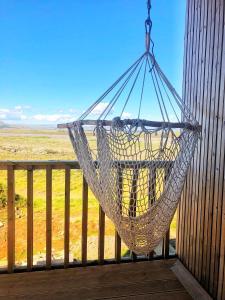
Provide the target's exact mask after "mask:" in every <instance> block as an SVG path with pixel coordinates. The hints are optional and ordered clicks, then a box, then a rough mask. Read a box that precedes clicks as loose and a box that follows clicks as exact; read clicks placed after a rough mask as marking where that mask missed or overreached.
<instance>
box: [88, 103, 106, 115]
mask: <svg viewBox="0 0 225 300" xmlns="http://www.w3.org/2000/svg"><path fill="white" fill-rule="evenodd" d="M108 105H109V103H108V102H102V103H99V104H98V105H97V106H96V107H95V108H94V109H93V110H92V112H91V115H92V116H98V115H100V114H101V113H102V112H103V111H104V110H105V109H106V107H107V106H108Z"/></svg>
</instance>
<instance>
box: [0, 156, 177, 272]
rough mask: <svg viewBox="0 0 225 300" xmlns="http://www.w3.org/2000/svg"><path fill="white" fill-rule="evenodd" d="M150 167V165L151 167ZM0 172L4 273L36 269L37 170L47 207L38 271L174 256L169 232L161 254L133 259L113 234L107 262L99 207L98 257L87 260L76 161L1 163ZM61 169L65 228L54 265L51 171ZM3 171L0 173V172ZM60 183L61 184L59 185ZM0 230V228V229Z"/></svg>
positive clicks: (85, 193)
mask: <svg viewBox="0 0 225 300" xmlns="http://www.w3.org/2000/svg"><path fill="white" fill-rule="evenodd" d="M166 164H171V162H170V161H168V162H163V163H162V165H160V162H158V163H157V164H154V166H155V165H157V168H163V167H164V168H165V166H166ZM150 168H151V166H150ZM0 170H5V171H6V177H7V180H6V181H7V207H6V208H5V209H7V217H6V226H5V228H6V230H7V266H6V268H5V269H3V272H6V271H7V272H9V273H12V272H14V271H17V270H29V271H31V270H35V269H38V266H36V265H34V263H33V245H34V174H35V172H36V170H44V171H45V172H44V173H43V174H45V175H43V176H46V177H45V197H46V199H45V201H46V203H45V208H46V211H45V213H46V219H45V221H46V233H45V239H46V241H45V242H46V247H45V248H46V249H45V255H46V259H45V264H44V265H42V266H41V267H40V268H42V269H43V268H45V269H50V268H53V267H65V268H67V267H69V266H76V265H79V266H81V265H83V266H84V265H88V264H103V263H110V262H111V263H120V262H124V261H130V260H148V259H155V258H157V259H159V258H169V257H174V253H173V254H172V255H171V254H170V250H169V242H170V232H169V231H168V233H167V234H166V236H165V238H164V240H163V241H162V247H161V252H160V254H157V255H154V254H153V253H150V254H149V255H148V256H136V255H134V254H132V253H131V254H130V256H126V257H123V255H122V253H121V239H120V236H119V235H118V233H117V232H116V231H115V237H114V239H115V240H114V243H113V247H115V255H114V257H111V258H110V259H107V260H106V259H105V255H104V253H105V214H104V212H103V210H102V209H101V207H100V206H99V208H98V209H99V215H98V258H97V259H96V260H91V261H90V260H88V255H87V254H88V247H87V242H88V225H89V222H88V212H89V209H88V199H89V192H88V185H87V182H86V180H85V178H84V177H83V176H82V175H81V170H80V166H79V163H78V162H77V161H0ZM19 170H24V172H26V216H25V217H26V245H27V246H26V248H27V249H26V263H25V265H23V266H22V267H18V266H16V263H15V251H16V249H15V239H16V229H17V228H16V215H15V193H16V185H15V174H16V172H17V171H19ZM54 170H64V172H63V178H64V184H63V187H64V197H62V199H61V201H63V202H64V216H63V218H64V221H63V223H64V228H62V230H63V240H64V246H63V248H64V249H63V253H64V254H63V262H61V263H57V265H56V264H55V262H54V261H53V260H52V252H53V248H52V239H53V238H54V236H53V230H52V220H53V217H54V211H53V209H52V204H53V188H54V186H53V180H52V178H53V171H54ZM72 170H76V171H79V172H80V173H79V174H80V175H81V176H82V210H81V214H82V215H81V224H82V225H81V237H80V239H81V258H80V259H79V260H78V259H77V260H73V261H72V262H71V260H70V245H71V239H70V230H71V228H70V227H71V223H70V220H71V197H70V194H71V193H70V192H71V183H72V178H71V171H72ZM1 172H2V171H1ZM151 172H153V173H154V174H155V175H154V176H153V177H152V178H156V173H157V169H154V168H152V169H151ZM58 184H60V183H58ZM0 230H1V229H0Z"/></svg>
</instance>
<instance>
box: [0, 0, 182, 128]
mask: <svg viewBox="0 0 225 300" xmlns="http://www.w3.org/2000/svg"><path fill="white" fill-rule="evenodd" d="M185 2H186V1H185V0H170V1H168V0H152V21H153V29H152V38H153V40H154V42H155V54H156V58H157V60H158V62H159V63H160V65H161V67H162V69H163V70H164V71H165V73H166V75H167V76H168V77H169V78H170V81H171V82H172V83H173V84H174V86H175V87H176V89H177V90H178V92H179V93H181V90H182V72H183V71H182V64H183V38H184V22H185ZM145 18H146V0H113V1H110V0H101V1H100V0H98V1H97V0H86V1H81V0H63V1H62V0H21V1H17V0H0V19H1V26H0V36H1V47H0V121H1V120H2V121H5V122H8V123H40V124H47V123H57V122H62V121H68V120H72V119H76V118H77V117H78V116H79V115H80V114H81V113H82V112H83V111H84V110H85V108H87V107H88V106H89V105H90V104H91V103H92V102H94V101H95V100H96V98H98V96H100V95H101V93H102V92H104V90H105V89H107V88H108V87H109V85H110V84H111V83H112V82H113V81H114V80H115V79H116V78H117V77H118V76H119V75H120V74H121V73H122V72H123V71H124V70H125V69H126V68H127V67H128V66H129V65H130V64H131V63H132V62H134V61H135V60H136V59H137V58H138V57H139V56H140V55H141V54H142V53H144V51H145V49H144V20H145ZM132 110H135V107H131V108H130V111H129V113H130V115H132V113H133V112H132Z"/></svg>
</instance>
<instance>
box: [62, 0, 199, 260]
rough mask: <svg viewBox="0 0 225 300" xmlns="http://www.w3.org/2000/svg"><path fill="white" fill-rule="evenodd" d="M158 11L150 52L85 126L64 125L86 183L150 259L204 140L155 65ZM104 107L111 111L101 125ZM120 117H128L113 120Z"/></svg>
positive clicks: (130, 242)
mask: <svg viewBox="0 0 225 300" xmlns="http://www.w3.org/2000/svg"><path fill="white" fill-rule="evenodd" d="M150 8H151V3H150V1H148V18H147V20H146V21H145V30H146V51H145V53H144V54H143V55H142V56H141V57H140V58H139V59H138V60H137V61H135V63H134V64H132V66H131V67H130V68H128V70H127V71H126V72H125V73H124V74H123V75H122V76H120V77H119V79H118V80H117V81H116V82H115V83H114V84H113V85H112V86H111V87H110V88H109V89H108V90H107V91H106V92H105V93H104V94H103V95H102V96H101V97H100V98H99V99H98V100H97V101H96V102H94V103H93V104H92V105H91V106H90V107H89V108H88V109H87V110H86V111H85V112H84V113H83V114H82V115H81V117H80V118H79V119H78V120H77V121H75V122H73V123H66V124H60V125H59V127H60V128H65V127H66V128H68V130H69V136H70V139H71V142H72V145H73V147H74V151H75V153H76V156H77V159H78V161H79V163H80V166H81V168H82V170H83V172H84V176H85V179H86V181H87V183H88V185H89V186H90V188H91V190H92V191H93V193H94V195H95V197H96V198H97V199H98V201H99V203H100V205H101V207H102V209H103V211H104V212H105V214H106V215H107V216H108V217H109V218H110V219H111V220H112V222H113V223H114V224H115V227H116V230H117V231H118V233H119V235H120V237H121V238H122V239H123V241H124V242H125V244H126V245H127V246H128V248H129V249H130V250H132V251H134V252H135V253H136V254H149V253H150V252H151V251H152V250H153V249H154V248H155V247H156V246H157V245H158V244H159V243H160V242H161V240H162V238H163V237H164V236H165V234H166V232H167V231H168V229H169V226H170V223H171V221H172V218H173V216H174V213H175V211H176V208H177V205H178V202H179V199H180V196H181V192H182V189H183V185H184V182H185V177H186V174H187V170H188V167H189V165H190V162H191V159H192V157H193V154H194V149H195V147H196V145H197V142H198V139H199V133H200V126H199V125H198V123H197V121H196V120H195V118H194V117H193V115H192V114H191V112H190V110H189V108H188V107H187V106H186V105H185V103H184V102H183V100H182V99H181V98H180V97H179V95H178V94H177V92H176V91H175V89H174V87H173V86H172V85H171V83H170V82H169V81H168V79H167V78H166V76H165V75H164V73H163V72H162V70H161V68H160V66H159V65H158V63H157V61H156V59H155V56H154V53H153V47H154V44H153V42H152V40H151V37H150V32H151V27H152V22H151V19H150ZM146 86H148V87H149V89H150V93H147V92H146V90H147V88H146ZM132 96H133V98H135V99H134V100H135V103H137V102H136V101H137V100H138V102H139V105H138V108H137V110H136V112H137V117H136V118H134V119H131V118H126V116H128V113H127V112H126V110H125V109H126V108H127V107H128V103H129V102H130V101H131V99H132ZM145 98H147V101H148V102H147V104H148V108H147V107H146V108H145V106H144V99H145ZM150 99H155V100H152V101H151V102H150ZM154 101H155V103H154ZM156 104H157V105H156ZM100 108H101V109H102V108H104V109H103V110H102V111H101V113H100V115H99V117H98V118H96V117H95V116H96V113H97V112H98V111H99V110H100ZM118 111H120V114H119V115H120V116H119V117H115V118H112V115H113V114H114V115H115V114H117V113H118ZM143 111H144V113H145V114H147V113H149V115H151V116H152V117H154V115H155V117H157V116H158V115H159V113H158V112H160V115H161V120H160V121H154V120H152V121H149V120H146V119H144V118H142V112H143ZM117 115H118V114H117ZM88 116H89V119H88ZM90 116H91V117H92V119H91V118H90ZM109 116H110V117H111V118H110V119H109ZM171 116H172V117H173V118H176V122H174V120H173V122H171V120H170V118H171ZM107 117H108V118H107ZM92 127H93V128H94V133H93V134H92V136H93V137H94V140H93V139H92V138H91V132H90V129H91V128H92ZM95 148H96V149H95Z"/></svg>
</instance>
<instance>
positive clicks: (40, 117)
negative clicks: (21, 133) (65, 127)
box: [31, 114, 74, 122]
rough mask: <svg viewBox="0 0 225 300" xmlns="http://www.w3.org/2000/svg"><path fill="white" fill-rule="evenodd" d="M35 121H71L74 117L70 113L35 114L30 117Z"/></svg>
mask: <svg viewBox="0 0 225 300" xmlns="http://www.w3.org/2000/svg"><path fill="white" fill-rule="evenodd" d="M31 119H33V120H35V121H47V122H72V121H74V117H73V116H71V115H70V114H37V115H34V116H32V117H31Z"/></svg>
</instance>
